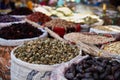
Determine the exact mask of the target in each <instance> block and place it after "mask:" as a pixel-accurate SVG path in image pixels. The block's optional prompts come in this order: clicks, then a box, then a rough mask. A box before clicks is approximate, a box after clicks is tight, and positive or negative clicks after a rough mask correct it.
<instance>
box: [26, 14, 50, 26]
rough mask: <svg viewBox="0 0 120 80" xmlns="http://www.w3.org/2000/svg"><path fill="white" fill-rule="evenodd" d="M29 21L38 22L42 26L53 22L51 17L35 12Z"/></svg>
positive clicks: (29, 17)
mask: <svg viewBox="0 0 120 80" xmlns="http://www.w3.org/2000/svg"><path fill="white" fill-rule="evenodd" d="M27 19H28V20H30V21H33V22H37V23H39V24H41V25H42V24H44V23H46V22H48V21H50V20H51V18H50V17H49V16H47V15H45V14H43V13H41V12H34V13H33V14H31V15H29V16H28V17H27Z"/></svg>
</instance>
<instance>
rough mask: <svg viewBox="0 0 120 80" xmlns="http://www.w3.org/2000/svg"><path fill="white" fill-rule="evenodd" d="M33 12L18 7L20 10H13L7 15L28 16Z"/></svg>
mask: <svg viewBox="0 0 120 80" xmlns="http://www.w3.org/2000/svg"><path fill="white" fill-rule="evenodd" d="M32 13H33V11H32V10H30V9H29V8H27V7H20V8H16V9H15V10H13V11H12V12H10V13H8V14H9V15H29V14H32Z"/></svg>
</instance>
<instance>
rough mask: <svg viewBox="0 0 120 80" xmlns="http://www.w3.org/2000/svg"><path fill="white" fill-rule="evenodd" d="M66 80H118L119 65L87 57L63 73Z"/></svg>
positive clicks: (119, 76)
mask: <svg viewBox="0 0 120 80" xmlns="http://www.w3.org/2000/svg"><path fill="white" fill-rule="evenodd" d="M65 77H66V78H67V80H119V79H120V63H119V62H117V61H110V60H109V59H105V58H94V57H88V58H87V59H84V60H82V61H81V62H79V63H78V64H73V65H72V66H71V67H69V68H68V69H67V70H66V72H65Z"/></svg>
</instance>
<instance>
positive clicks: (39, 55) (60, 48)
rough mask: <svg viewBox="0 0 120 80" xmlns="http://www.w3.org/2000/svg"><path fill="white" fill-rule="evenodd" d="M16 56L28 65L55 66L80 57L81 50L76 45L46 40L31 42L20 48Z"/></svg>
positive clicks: (15, 52)
mask: <svg viewBox="0 0 120 80" xmlns="http://www.w3.org/2000/svg"><path fill="white" fill-rule="evenodd" d="M14 54H15V56H16V57H17V58H18V59H21V60H22V61H25V62H28V63H33V64H46V65H53V64H59V63H62V62H66V61H69V60H71V59H72V58H74V57H76V56H77V55H79V49H78V48H77V46H75V45H70V44H67V43H63V42H61V41H59V40H56V39H50V38H46V39H38V40H34V41H29V42H27V43H25V44H24V45H22V46H20V47H18V48H17V49H16V50H15V51H14Z"/></svg>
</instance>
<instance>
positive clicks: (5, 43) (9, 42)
mask: <svg viewBox="0 0 120 80" xmlns="http://www.w3.org/2000/svg"><path fill="white" fill-rule="evenodd" d="M39 29H40V30H41V31H42V32H43V34H42V35H40V36H38V37H34V38H27V39H16V40H10V39H9V40H7V39H3V38H0V45H2V46H18V45H21V44H23V43H24V42H25V41H30V40H35V39H38V38H45V37H47V35H48V34H47V31H45V30H44V29H42V28H39Z"/></svg>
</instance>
